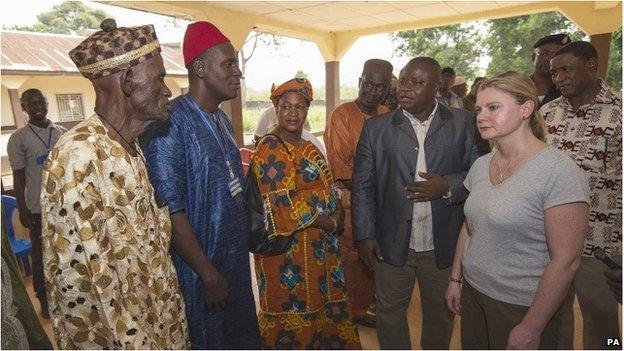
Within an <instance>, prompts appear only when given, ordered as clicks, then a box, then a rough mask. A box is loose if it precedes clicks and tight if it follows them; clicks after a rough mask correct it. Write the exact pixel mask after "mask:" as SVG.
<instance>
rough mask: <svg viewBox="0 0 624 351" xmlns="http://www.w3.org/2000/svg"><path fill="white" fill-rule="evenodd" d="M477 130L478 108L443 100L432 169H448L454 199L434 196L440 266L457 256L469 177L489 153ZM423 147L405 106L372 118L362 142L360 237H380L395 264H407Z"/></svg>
mask: <svg viewBox="0 0 624 351" xmlns="http://www.w3.org/2000/svg"><path fill="white" fill-rule="evenodd" d="M476 133H477V131H476V126H475V119H474V116H473V115H472V114H470V113H469V112H468V111H466V110H461V109H456V108H451V107H448V106H446V105H444V104H438V110H437V112H436V115H435V118H434V119H433V121H432V122H431V125H430V127H429V130H428V132H427V137H426V138H425V142H424V148H425V155H426V158H427V170H428V171H430V172H435V173H438V174H440V175H442V176H443V177H444V179H445V180H446V181H447V182H448V184H449V188H450V190H451V197H450V198H449V199H437V200H433V201H431V212H432V217H433V218H432V219H433V244H434V254H435V259H436V265H437V267H438V268H446V267H448V266H450V265H451V264H452V262H453V254H454V252H455V244H456V242H457V236H458V234H459V230H460V227H461V224H462V218H463V201H464V200H465V199H466V197H467V196H468V193H467V192H466V189H465V188H464V186H463V181H464V178H465V177H466V174H467V173H468V170H469V169H470V166H471V165H472V163H473V162H474V161H475V160H476V159H477V158H478V157H479V156H481V154H482V153H483V151H479V148H478V147H477V140H476ZM419 147H422V146H421V145H419V143H418V140H417V138H416V133H415V132H414V128H413V127H412V124H411V123H410V121H409V120H408V119H407V117H406V116H405V115H404V114H403V110H402V109H400V108H399V109H397V110H395V111H392V112H390V113H388V114H385V115H383V116H379V117H375V118H371V119H370V120H368V121H366V123H365V124H364V128H363V129H362V134H361V135H360V140H359V142H358V146H357V151H356V156H355V164H354V169H353V183H352V188H351V217H352V221H353V232H354V238H355V240H356V241H359V240H363V239H369V238H374V239H377V242H378V243H379V246H380V248H381V253H382V255H383V257H384V261H385V262H387V263H389V264H392V265H395V266H402V265H404V264H405V261H406V260H407V253H408V251H409V244H410V238H411V231H412V209H413V207H414V206H413V203H412V202H411V201H408V200H407V198H406V192H405V186H406V185H407V184H410V183H413V182H414V172H415V171H416V159H417V156H418V148H419Z"/></svg>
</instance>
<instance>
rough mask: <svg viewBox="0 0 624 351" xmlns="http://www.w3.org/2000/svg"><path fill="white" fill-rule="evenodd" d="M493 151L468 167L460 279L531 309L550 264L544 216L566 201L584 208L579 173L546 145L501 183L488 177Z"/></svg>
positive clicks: (585, 185) (586, 193) (584, 186)
mask: <svg viewBox="0 0 624 351" xmlns="http://www.w3.org/2000/svg"><path fill="white" fill-rule="evenodd" d="M493 155H494V152H491V153H489V154H487V155H485V156H483V157H481V158H479V159H478V160H477V161H475V163H474V164H473V165H472V168H470V171H469V172H468V175H467V176H466V179H465V181H464V186H465V187H466V189H468V191H470V195H469V196H468V199H467V200H466V204H465V206H464V213H465V215H466V221H467V223H468V228H469V229H470V234H471V236H470V238H469V239H468V240H467V241H466V243H465V246H464V251H463V256H462V266H463V274H464V278H465V279H466V280H467V281H468V283H470V285H472V286H473V287H474V288H475V289H477V290H478V291H480V292H481V293H483V294H485V295H487V296H489V297H491V298H493V299H495V300H499V301H502V302H506V303H511V304H515V305H522V306H531V303H532V301H533V296H534V295H535V292H536V291H537V286H538V284H539V281H540V279H541V277H542V274H543V272H544V269H545V268H546V265H548V263H549V262H550V255H549V253H548V245H547V243H546V230H545V227H544V211H545V210H547V209H548V208H551V207H554V206H557V205H563V204H566V203H572V202H587V203H589V185H588V183H587V179H586V178H585V175H584V174H583V172H582V171H581V170H580V169H579V168H578V166H576V165H575V164H574V162H573V161H572V160H571V159H570V157H569V156H567V155H566V154H564V153H563V152H562V151H560V150H558V149H556V148H554V147H552V146H547V147H546V148H544V149H543V150H541V151H539V152H538V153H537V154H535V155H533V156H532V157H531V158H530V159H529V160H527V161H526V162H525V163H524V164H523V165H522V166H521V168H520V169H518V170H517V171H516V172H515V173H514V174H513V175H512V176H511V177H509V178H508V179H507V180H505V181H504V182H503V183H502V184H498V185H493V184H492V182H491V181H490V178H489V167H490V161H491V160H492V156H493Z"/></svg>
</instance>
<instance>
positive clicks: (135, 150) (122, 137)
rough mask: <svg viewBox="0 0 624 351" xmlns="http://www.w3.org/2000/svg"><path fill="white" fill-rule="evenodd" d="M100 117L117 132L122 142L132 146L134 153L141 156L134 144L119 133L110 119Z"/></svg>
mask: <svg viewBox="0 0 624 351" xmlns="http://www.w3.org/2000/svg"><path fill="white" fill-rule="evenodd" d="M98 116H99V117H100V118H101V119H102V120H103V121H104V122H106V124H108V125H109V126H111V128H113V130H114V131H115V133H117V135H119V137H120V138H121V140H123V141H125V142H126V144H128V145H129V146H130V148H131V149H132V151H134V152H135V153H136V154H137V155H138V154H139V151H138V150H137V149H136V148H135V147H134V143H131V142H129V141H128V140H126V138H124V136H123V135H121V133H120V132H119V130H118V129H117V128H115V126H114V125H113V124H112V123H111V122H109V121H108V119H106V117H104V116H102V115H100V114H98Z"/></svg>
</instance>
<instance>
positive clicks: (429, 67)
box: [403, 56, 442, 79]
mask: <svg viewBox="0 0 624 351" xmlns="http://www.w3.org/2000/svg"><path fill="white" fill-rule="evenodd" d="M408 67H409V68H410V69H414V68H416V67H420V68H421V69H423V70H426V71H427V72H429V73H430V74H431V75H432V77H437V78H438V79H440V72H441V71H442V67H441V66H440V63H439V62H438V61H436V59H434V58H432V57H425V56H421V57H415V58H413V59H411V60H409V62H408V63H407V64H406V65H405V67H403V70H405V69H407V68H408Z"/></svg>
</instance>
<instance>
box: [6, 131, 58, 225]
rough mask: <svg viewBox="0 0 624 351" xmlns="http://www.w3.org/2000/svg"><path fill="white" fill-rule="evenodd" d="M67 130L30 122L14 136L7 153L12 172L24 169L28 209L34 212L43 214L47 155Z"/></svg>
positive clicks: (10, 140) (12, 135)
mask: <svg viewBox="0 0 624 351" xmlns="http://www.w3.org/2000/svg"><path fill="white" fill-rule="evenodd" d="M66 131H67V129H65V128H63V127H61V126H59V125H56V124H54V123H52V122H51V121H50V122H49V123H48V126H47V128H39V127H37V126H35V125H33V124H30V123H28V124H27V125H26V126H25V127H23V128H20V129H18V130H17V131H15V133H13V134H11V137H10V138H9V143H8V144H7V154H8V155H9V163H10V164H11V169H13V170H17V169H22V168H24V173H26V207H28V209H29V210H30V212H32V213H41V205H40V203H39V197H40V196H41V174H42V172H43V163H44V162H45V160H46V159H47V158H48V153H49V152H50V150H51V149H52V147H53V146H54V144H56V142H57V141H58V140H59V138H60V137H61V135H62V134H63V133H65V132H66Z"/></svg>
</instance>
